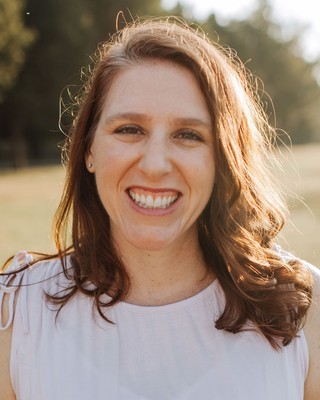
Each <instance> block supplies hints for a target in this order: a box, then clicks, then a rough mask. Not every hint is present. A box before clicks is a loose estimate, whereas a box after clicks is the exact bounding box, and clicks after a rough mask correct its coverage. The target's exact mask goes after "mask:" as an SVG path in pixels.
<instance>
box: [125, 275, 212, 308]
mask: <svg viewBox="0 0 320 400" xmlns="http://www.w3.org/2000/svg"><path fill="white" fill-rule="evenodd" d="M218 285H219V283H218V280H217V279H214V280H213V281H212V282H211V283H210V284H209V285H208V286H206V287H205V288H204V289H202V290H201V291H200V292H198V293H196V294H194V295H192V296H190V297H187V298H185V299H182V300H179V301H176V302H174V303H168V304H163V305H159V306H144V305H138V304H132V303H127V302H126V301H122V302H120V303H119V304H118V305H119V306H120V307H121V308H122V309H124V310H127V311H130V312H136V313H154V312H161V313H166V312H171V311H176V310H177V309H181V308H186V307H190V306H191V305H192V304H194V303H199V302H201V300H202V299H204V298H206V297H207V296H208V294H209V293H212V292H213V291H215V290H216V288H217V287H218Z"/></svg>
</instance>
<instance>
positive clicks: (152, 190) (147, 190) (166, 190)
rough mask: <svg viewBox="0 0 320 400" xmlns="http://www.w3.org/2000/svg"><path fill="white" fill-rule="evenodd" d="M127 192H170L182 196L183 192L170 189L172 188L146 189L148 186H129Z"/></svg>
mask: <svg viewBox="0 0 320 400" xmlns="http://www.w3.org/2000/svg"><path fill="white" fill-rule="evenodd" d="M127 190H132V191H134V190H142V191H144V192H151V193H166V192H170V193H177V194H181V192H180V191H179V190H177V189H174V188H170V187H166V188H164V187H161V188H154V187H146V186H135V185H133V186H129V187H128V188H127Z"/></svg>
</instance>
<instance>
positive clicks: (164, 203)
mask: <svg viewBox="0 0 320 400" xmlns="http://www.w3.org/2000/svg"><path fill="white" fill-rule="evenodd" d="M129 195H130V197H131V198H132V200H134V202H135V203H136V204H138V206H140V207H143V208H168V207H170V206H171V204H172V203H174V201H175V200H176V199H177V198H178V195H177V194H176V195H174V196H168V197H166V196H164V197H161V196H157V197H156V198H155V199H154V198H153V197H152V196H151V195H150V194H148V195H147V196H145V195H144V194H140V195H139V194H138V193H134V192H133V191H132V190H129Z"/></svg>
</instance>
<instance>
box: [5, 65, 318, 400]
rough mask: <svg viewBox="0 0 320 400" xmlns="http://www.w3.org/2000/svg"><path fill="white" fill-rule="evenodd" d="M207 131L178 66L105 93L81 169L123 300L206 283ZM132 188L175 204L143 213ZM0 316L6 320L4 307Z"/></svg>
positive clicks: (311, 399)
mask: <svg viewBox="0 0 320 400" xmlns="http://www.w3.org/2000/svg"><path fill="white" fill-rule="evenodd" d="M120 113H121V114H122V115H121V116H120V115H119V114H120ZM124 113H125V114H126V115H125V116H124V115H123V114H124ZM195 119H197V120H198V121H195ZM199 120H200V121H199ZM211 132H212V125H211V120H210V115H209V113H208V110H207V107H206V104H205V101H204V98H203V95H202V93H201V91H200V89H199V88H198V86H197V83H196V81H195V80H194V78H193V76H192V75H191V73H190V72H188V70H185V69H183V68H181V67H178V66H175V65H173V64H169V63H163V62H161V63H160V62H153V63H152V64H151V63H148V64H141V65H137V66H134V67H131V68H130V69H128V70H126V71H123V72H122V73H121V74H120V75H119V76H118V77H117V79H116V80H115V82H114V83H113V85H112V87H111V90H110V92H109V93H108V96H107V98H106V100H105V104H104V107H103V110H102V115H101V119H100V122H99V124H98V127H97V130H96V132H95V136H94V139H93V143H92V146H91V149H90V152H89V154H88V155H87V156H86V163H87V166H88V170H89V171H90V172H92V173H95V176H96V181H97V187H98V192H99V195H100V198H101V201H102V204H103V205H104V207H105V209H106V210H107V212H108V214H109V216H110V221H111V232H112V237H113V240H114V241H115V243H116V246H117V248H118V250H119V252H120V254H121V255H122V257H123V260H124V263H125V265H126V266H127V268H128V273H129V276H130V279H131V282H132V290H131V292H130V294H129V297H128V299H127V301H128V302H131V303H134V304H140V305H160V304H167V303H170V302H174V301H178V300H181V299H183V298H186V297H189V296H191V295H193V294H195V293H196V292H198V291H199V290H201V289H202V288H204V287H205V286H207V285H208V284H209V283H210V282H211V281H212V280H213V279H214V276H212V275H210V274H208V273H207V272H206V271H207V270H206V266H205V263H204V261H203V258H202V256H201V251H200V248H199V243H198V240H197V227H196V221H197V218H198V216H199V215H200V213H201V210H202V209H203V208H204V206H205V204H206V202H207V201H208V199H209V196H210V193H211V191H212V187H213V185H214V178H215V176H214V154H213V146H212V142H211ZM197 135H199V136H200V137H201V140H199V138H197ZM91 164H92V165H91ZM204 171H205V173H203V172H204ZM130 189H131V190H132V191H133V192H136V193H139V194H140V195H141V194H142V193H145V194H149V195H150V196H152V197H153V198H155V199H156V197H162V198H163V197H167V198H169V197H170V196H173V197H174V196H175V195H178V198H177V200H176V201H175V202H173V203H172V205H170V206H169V207H168V208H164V209H162V208H161V209H152V208H149V209H148V208H147V209H146V208H143V207H139V205H137V204H136V202H135V201H134V200H132V199H131V198H130V196H129V194H128V190H130ZM312 273H313V275H314V301H313V304H312V306H311V308H310V310H309V313H308V318H307V322H306V326H305V329H304V330H305V334H306V338H307V341H308V348H309V356H310V368H309V373H308V378H307V381H306V386H305V397H304V398H305V400H316V399H319V398H320V385H319V382H320V329H319V327H320V312H319V307H320V272H319V271H318V270H317V269H312ZM3 311H4V320H5V319H6V318H7V311H8V310H7V305H6V304H5V306H4V310H3ZM11 336H12V330H11V329H8V330H7V331H4V332H2V331H0V349H1V351H0V400H14V399H15V395H14V392H13V389H12V386H11V382H10V375H9V358H10V347H11Z"/></svg>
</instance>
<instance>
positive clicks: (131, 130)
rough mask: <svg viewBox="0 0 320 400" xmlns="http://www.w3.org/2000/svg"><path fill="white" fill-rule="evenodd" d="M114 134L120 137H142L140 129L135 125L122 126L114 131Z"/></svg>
mask: <svg viewBox="0 0 320 400" xmlns="http://www.w3.org/2000/svg"><path fill="white" fill-rule="evenodd" d="M114 133H117V134H120V135H121V134H122V135H142V134H143V132H142V129H141V128H140V127H139V126H136V125H124V126H120V127H119V128H117V129H115V130H114Z"/></svg>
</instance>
